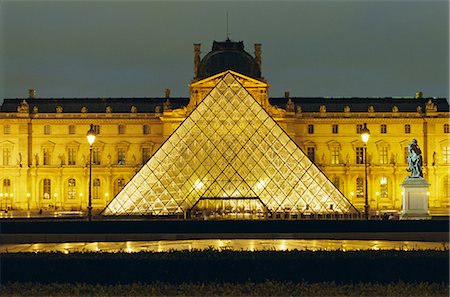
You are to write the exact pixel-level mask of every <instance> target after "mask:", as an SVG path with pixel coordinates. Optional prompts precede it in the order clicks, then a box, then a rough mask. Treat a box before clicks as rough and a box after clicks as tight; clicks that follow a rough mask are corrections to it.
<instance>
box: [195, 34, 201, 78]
mask: <svg viewBox="0 0 450 297" xmlns="http://www.w3.org/2000/svg"><path fill="white" fill-rule="evenodd" d="M200 45H201V44H200V43H194V79H196V78H197V76H198V66H199V65H200Z"/></svg>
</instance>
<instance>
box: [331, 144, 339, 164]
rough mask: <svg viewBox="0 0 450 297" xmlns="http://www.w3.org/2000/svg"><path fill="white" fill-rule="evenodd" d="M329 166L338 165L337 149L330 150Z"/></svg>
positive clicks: (335, 147) (336, 147)
mask: <svg viewBox="0 0 450 297" xmlns="http://www.w3.org/2000/svg"><path fill="white" fill-rule="evenodd" d="M331 164H339V147H338V146H334V147H332V148H331Z"/></svg>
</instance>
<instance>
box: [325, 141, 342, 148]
mask: <svg viewBox="0 0 450 297" xmlns="http://www.w3.org/2000/svg"><path fill="white" fill-rule="evenodd" d="M327 145H328V148H329V149H331V148H333V147H338V148H339V149H341V144H340V143H339V142H337V141H336V140H330V141H328V142H327Z"/></svg>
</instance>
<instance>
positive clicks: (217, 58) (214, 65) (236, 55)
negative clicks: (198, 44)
mask: <svg viewBox="0 0 450 297" xmlns="http://www.w3.org/2000/svg"><path fill="white" fill-rule="evenodd" d="M229 69H231V70H233V71H236V72H239V73H242V74H244V75H247V76H250V77H253V78H261V68H260V66H259V65H258V63H257V62H256V59H255V58H254V57H252V56H251V55H250V54H249V53H247V52H246V51H245V50H244V42H243V41H239V42H234V41H231V40H230V39H227V40H226V41H223V42H217V41H214V42H213V46H212V50H211V51H210V52H209V53H208V54H206V55H205V56H204V57H203V59H202V60H201V62H200V64H199V66H198V76H197V78H199V79H202V78H205V77H208V76H212V75H214V74H217V73H220V72H223V71H226V70H229Z"/></svg>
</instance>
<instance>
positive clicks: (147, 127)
mask: <svg viewBox="0 0 450 297" xmlns="http://www.w3.org/2000/svg"><path fill="white" fill-rule="evenodd" d="M93 128H94V131H95V133H96V134H100V125H93ZM117 133H118V134H121V135H122V134H125V133H126V125H118V126H117ZM5 134H6V133H5ZM44 134H45V135H50V134H52V128H51V126H50V125H45V126H44ZM69 134H76V126H75V125H69ZM142 134H145V135H148V134H150V125H143V126H142Z"/></svg>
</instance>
